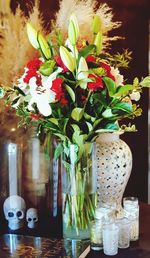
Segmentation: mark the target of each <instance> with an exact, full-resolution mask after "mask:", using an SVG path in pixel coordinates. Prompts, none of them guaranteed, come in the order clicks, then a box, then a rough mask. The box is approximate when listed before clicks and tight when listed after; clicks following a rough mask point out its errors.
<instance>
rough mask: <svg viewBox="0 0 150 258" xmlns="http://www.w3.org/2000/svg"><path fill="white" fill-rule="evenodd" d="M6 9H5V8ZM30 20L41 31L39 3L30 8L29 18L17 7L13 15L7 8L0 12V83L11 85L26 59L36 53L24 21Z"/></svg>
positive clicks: (41, 20) (41, 22)
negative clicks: (4, 11)
mask: <svg viewBox="0 0 150 258" xmlns="http://www.w3.org/2000/svg"><path fill="white" fill-rule="evenodd" d="M5 10H6V9H5ZM28 21H29V22H30V23H31V24H33V26H35V27H36V29H37V30H40V31H43V26H42V24H43V19H42V17H41V16H40V12H39V4H38V1H36V4H35V6H34V7H33V8H32V9H31V10H30V13H29V18H27V17H24V15H23V13H22V11H21V10H20V9H19V8H18V9H17V10H16V13H15V15H14V14H13V13H12V12H11V9H10V8H8V5H7V12H6V13H3V12H1V19H0V25H1V26H0V75H1V76H0V85H2V86H9V87H10V86H11V85H13V84H14V83H15V82H16V79H17V78H18V77H19V76H20V75H21V73H22V72H23V69H24V66H25V65H26V63H27V61H28V60H29V59H31V58H34V57H35V56H37V55H38V51H36V50H35V49H34V48H33V47H32V46H31V44H30V42H29V40H28V37H27V32H26V23H27V22H28Z"/></svg>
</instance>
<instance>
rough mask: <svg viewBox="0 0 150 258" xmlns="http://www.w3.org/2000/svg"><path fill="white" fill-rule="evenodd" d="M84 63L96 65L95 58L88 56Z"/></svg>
mask: <svg viewBox="0 0 150 258" xmlns="http://www.w3.org/2000/svg"><path fill="white" fill-rule="evenodd" d="M86 62H87V63H96V58H95V56H92V55H89V56H87V57H86Z"/></svg>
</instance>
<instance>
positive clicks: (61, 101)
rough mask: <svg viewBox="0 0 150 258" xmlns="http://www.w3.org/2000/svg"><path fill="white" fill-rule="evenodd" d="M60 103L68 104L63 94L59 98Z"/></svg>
mask: <svg viewBox="0 0 150 258" xmlns="http://www.w3.org/2000/svg"><path fill="white" fill-rule="evenodd" d="M60 103H61V104H62V105H63V106H66V105H68V100H67V99H66V98H65V95H63V97H62V98H61V100H60Z"/></svg>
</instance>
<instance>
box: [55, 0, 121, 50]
mask: <svg viewBox="0 0 150 258" xmlns="http://www.w3.org/2000/svg"><path fill="white" fill-rule="evenodd" d="M96 5H97V2H96V1H95V0H94V1H93V0H81V1H79V0H62V1H61V2H60V9H59V11H58V12H57V14H56V26H55V27H58V28H60V30H61V31H62V32H63V34H64V36H65V37H66V35H67V30H68V23H69V17H70V15H71V14H72V13H75V15H76V17H77V20H78V23H79V26H80V31H81V34H82V35H81V37H82V38H81V39H85V40H88V41H89V42H90V41H91V39H92V38H93V33H92V30H91V24H92V20H93V17H94V15H95V14H97V15H98V16H99V17H100V20H101V30H102V32H103V35H104V36H103V37H104V38H103V43H104V47H106V46H108V45H109V42H110V41H111V40H115V39H118V37H109V36H108V32H109V31H111V30H112V29H116V28H118V27H119V26H120V25H121V23H120V22H114V21H113V13H112V9H111V8H110V7H109V6H108V5H107V4H106V3H104V4H101V5H100V6H99V8H98V9H97V8H96Z"/></svg>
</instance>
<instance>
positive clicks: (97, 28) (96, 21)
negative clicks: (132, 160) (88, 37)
mask: <svg viewBox="0 0 150 258" xmlns="http://www.w3.org/2000/svg"><path fill="white" fill-rule="evenodd" d="M100 30H101V20H100V17H99V16H98V15H95V16H94V18H93V22H92V31H93V33H94V34H97V33H98V32H99V31H100Z"/></svg>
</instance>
